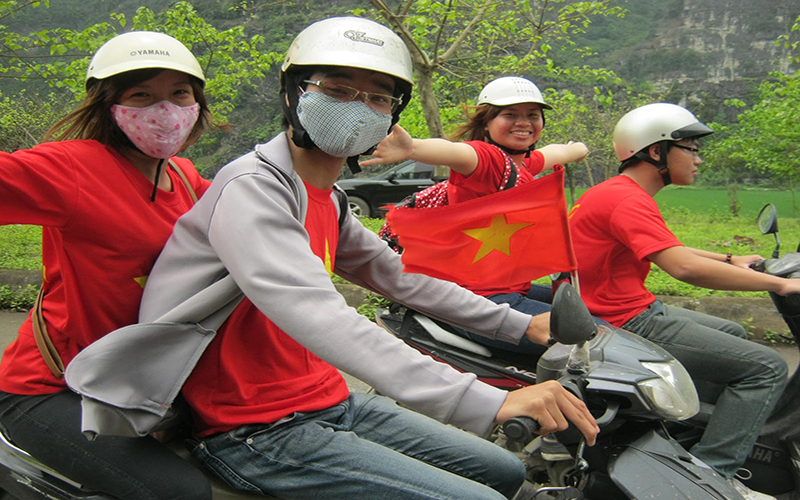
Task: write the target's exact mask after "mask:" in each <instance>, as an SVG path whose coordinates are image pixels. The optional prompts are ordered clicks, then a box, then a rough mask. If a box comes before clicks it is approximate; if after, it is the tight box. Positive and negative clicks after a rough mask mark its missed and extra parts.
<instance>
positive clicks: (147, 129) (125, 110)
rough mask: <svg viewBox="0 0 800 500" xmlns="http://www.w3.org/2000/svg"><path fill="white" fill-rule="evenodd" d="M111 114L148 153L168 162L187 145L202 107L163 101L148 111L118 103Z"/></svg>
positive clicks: (124, 130) (147, 108)
mask: <svg viewBox="0 0 800 500" xmlns="http://www.w3.org/2000/svg"><path fill="white" fill-rule="evenodd" d="M111 112H112V113H113V114H114V120H116V122H117V125H119V128H120V129H122V131H123V132H125V135H127V136H128V139H130V140H131V142H133V143H134V144H135V145H136V147H137V148H139V149H140V150H141V151H142V152H143V153H144V154H146V155H147V156H152V157H153V158H164V159H166V158H169V157H171V156H174V155H175V154H176V153H177V152H178V151H180V149H181V146H183V143H184V142H186V138H187V137H189V134H190V133H191V131H192V127H194V124H195V122H197V117H198V116H199V114H200V104H198V103H194V104H192V105H191V106H178V105H176V104H173V103H171V102H169V101H161V102H157V103H155V104H153V105H152V106H147V107H146V108H135V107H132V106H122V105H120V104H115V105H113V106H111Z"/></svg>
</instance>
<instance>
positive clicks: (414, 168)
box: [393, 163, 433, 180]
mask: <svg viewBox="0 0 800 500" xmlns="http://www.w3.org/2000/svg"><path fill="white" fill-rule="evenodd" d="M432 175H433V167H432V166H431V165H426V164H424V163H409V164H408V165H403V166H402V167H400V168H398V169H397V170H395V172H394V176H393V177H394V178H395V179H409V180H410V179H430V178H431V176H432Z"/></svg>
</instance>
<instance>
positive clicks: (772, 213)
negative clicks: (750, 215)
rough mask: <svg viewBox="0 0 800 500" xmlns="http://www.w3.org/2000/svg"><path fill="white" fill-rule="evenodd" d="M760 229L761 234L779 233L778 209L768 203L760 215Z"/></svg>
mask: <svg viewBox="0 0 800 500" xmlns="http://www.w3.org/2000/svg"><path fill="white" fill-rule="evenodd" d="M758 229H759V230H760V231H761V234H775V233H777V232H778V209H777V208H775V205H773V204H772V203H767V204H766V205H764V208H762V209H761V211H760V212H759V213H758Z"/></svg>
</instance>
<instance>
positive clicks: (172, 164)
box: [169, 158, 197, 203]
mask: <svg viewBox="0 0 800 500" xmlns="http://www.w3.org/2000/svg"><path fill="white" fill-rule="evenodd" d="M169 166H170V167H172V170H174V171H175V173H176V174H178V177H180V178H181V180H182V181H183V185H184V186H186V190H187V191H189V196H191V197H192V201H193V202H194V203H197V193H196V192H195V191H194V188H193V187H192V185H191V184H189V179H188V178H187V177H186V174H184V173H183V170H181V168H180V167H179V166H178V165H177V164H176V163H175V162H174V161H172V158H170V159H169Z"/></svg>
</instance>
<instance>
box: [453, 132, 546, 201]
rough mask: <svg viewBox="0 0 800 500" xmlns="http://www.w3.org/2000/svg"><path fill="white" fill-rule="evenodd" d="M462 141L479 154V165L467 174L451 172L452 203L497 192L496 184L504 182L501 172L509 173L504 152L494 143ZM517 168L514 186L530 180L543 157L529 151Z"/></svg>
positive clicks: (541, 163) (540, 166) (536, 173)
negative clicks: (528, 155)
mask: <svg viewBox="0 0 800 500" xmlns="http://www.w3.org/2000/svg"><path fill="white" fill-rule="evenodd" d="M465 144H469V145H470V146H472V148H473V149H474V150H475V152H476V153H477V154H478V167H477V168H476V169H475V171H474V172H472V173H471V174H470V175H469V176H467V177H464V176H463V175H461V174H459V173H458V172H452V171H451V173H450V179H449V180H450V187H449V189H448V196H449V197H450V204H451V205H454V204H456V203H461V202H464V201H467V200H472V199H475V198H479V197H481V196H486V195H488V194H492V193H496V192H497V191H498V186H501V185H504V181H505V179H504V178H503V177H504V175H508V172H507V171H506V168H505V165H506V160H505V155H504V154H503V152H502V151H501V150H500V149H499V148H498V147H497V146H493V145H491V144H489V143H488V142H483V141H469V142H466V143H465ZM517 167H518V168H517V181H516V183H515V184H514V185H515V186H521V185H522V184H526V183H528V182H531V181H532V180H533V179H534V176H536V175H538V174H539V173H540V172H541V171H542V169H543V168H544V156H543V155H542V153H540V152H539V151H532V152H531V155H530V157H529V158H526V159H525V163H524V165H517Z"/></svg>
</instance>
